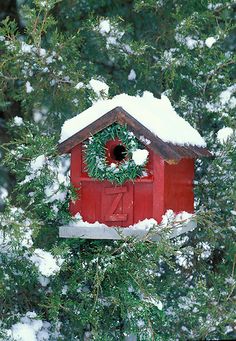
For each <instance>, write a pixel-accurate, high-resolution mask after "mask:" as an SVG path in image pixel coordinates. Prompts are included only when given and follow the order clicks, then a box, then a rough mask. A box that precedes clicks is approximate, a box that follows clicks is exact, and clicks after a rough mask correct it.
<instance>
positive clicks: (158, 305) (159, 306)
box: [143, 297, 163, 310]
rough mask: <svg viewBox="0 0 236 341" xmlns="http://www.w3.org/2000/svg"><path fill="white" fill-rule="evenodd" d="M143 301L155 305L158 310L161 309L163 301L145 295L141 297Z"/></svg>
mask: <svg viewBox="0 0 236 341" xmlns="http://www.w3.org/2000/svg"><path fill="white" fill-rule="evenodd" d="M143 301H145V302H148V303H150V304H152V305H154V306H155V307H157V308H158V309H159V310H162V309H163V303H162V302H161V301H160V300H157V299H156V298H153V297H146V298H144V299H143Z"/></svg>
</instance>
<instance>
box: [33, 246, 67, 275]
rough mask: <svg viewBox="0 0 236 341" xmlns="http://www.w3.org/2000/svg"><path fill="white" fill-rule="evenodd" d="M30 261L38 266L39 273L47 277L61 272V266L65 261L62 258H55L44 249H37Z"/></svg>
mask: <svg viewBox="0 0 236 341" xmlns="http://www.w3.org/2000/svg"><path fill="white" fill-rule="evenodd" d="M30 260H31V261H32V262H33V263H34V264H35V265H36V267H37V268H38V271H39V272H40V273H41V274H42V275H43V276H45V277H49V276H52V275H55V274H56V273H57V272H58V271H60V266H61V265H62V263H63V261H64V260H63V259H62V258H60V257H57V258H55V257H54V256H53V255H52V254H51V253H50V252H48V251H44V250H42V249H35V251H34V253H33V255H32V256H31V257H30Z"/></svg>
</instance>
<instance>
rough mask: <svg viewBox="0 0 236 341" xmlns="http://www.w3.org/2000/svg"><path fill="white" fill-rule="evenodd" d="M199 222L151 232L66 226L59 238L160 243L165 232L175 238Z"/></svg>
mask: <svg viewBox="0 0 236 341" xmlns="http://www.w3.org/2000/svg"><path fill="white" fill-rule="evenodd" d="M196 226H197V222H196V220H194V219H192V220H189V221H188V222H183V223H178V224H176V226H174V227H173V228H163V229H160V230H157V229H152V230H150V231H146V230H141V229H140V230H139V229H136V228H132V227H108V226H106V225H104V226H92V227H91V226H83V225H82V224H81V226H80V225H79V223H78V225H71V226H70V225H65V226H60V228H59V237H61V238H82V239H114V240H118V239H125V238H129V237H133V238H137V239H143V240H145V239H147V240H152V241H158V240H160V239H161V234H162V233H163V231H165V229H166V232H167V233H168V234H169V238H175V237H178V236H180V235H181V234H183V233H186V232H189V231H192V230H194V229H195V228H196Z"/></svg>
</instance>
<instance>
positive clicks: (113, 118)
mask: <svg viewBox="0 0 236 341" xmlns="http://www.w3.org/2000/svg"><path fill="white" fill-rule="evenodd" d="M115 122H117V123H119V124H121V125H123V124H127V126H128V127H129V128H130V130H131V131H132V132H133V133H134V135H135V136H136V138H137V139H138V140H140V141H141V142H142V143H143V140H142V138H141V137H142V136H144V137H145V138H146V139H147V140H149V141H150V143H149V144H148V145H147V147H148V148H150V149H152V150H153V151H154V152H155V153H157V154H159V155H161V157H162V158H163V159H165V160H180V159H181V158H198V157H202V156H211V153H210V152H209V151H208V150H207V148H203V147H197V146H192V145H190V146H179V145H175V144H173V143H166V142H164V141H162V140H161V139H160V138H159V137H157V136H155V135H154V134H153V133H152V132H151V131H150V130H149V129H147V128H146V127H145V126H143V125H142V124H141V123H140V122H139V121H137V120H136V119H135V118H134V117H133V116H131V115H130V114H129V113H128V112H127V111H125V110H124V109H123V108H122V107H116V108H114V109H112V110H111V111H109V112H107V113H106V114H104V115H103V116H101V117H100V118H98V119H97V120H96V121H94V122H92V123H91V124H89V125H88V126H86V127H85V128H83V129H82V130H80V131H79V132H77V133H75V134H74V135H72V136H71V137H69V138H68V139H66V140H65V141H63V142H61V143H60V144H59V145H58V151H59V153H60V154H65V153H69V152H70V151H71V150H72V149H73V147H75V146H76V145H77V144H79V143H81V142H83V141H84V140H86V139H88V138H89V137H90V136H91V135H94V134H96V133H98V132H99V131H101V130H103V129H105V128H107V127H108V126H110V125H111V124H113V123H115Z"/></svg>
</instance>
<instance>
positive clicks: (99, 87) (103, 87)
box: [77, 78, 109, 97]
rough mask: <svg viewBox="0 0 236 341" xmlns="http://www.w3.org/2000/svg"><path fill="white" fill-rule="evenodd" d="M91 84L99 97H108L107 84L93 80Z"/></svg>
mask: <svg viewBox="0 0 236 341" xmlns="http://www.w3.org/2000/svg"><path fill="white" fill-rule="evenodd" d="M89 84H90V86H91V88H92V89H93V91H94V92H95V93H96V95H97V96H99V97H100V96H101V95H106V96H107V95H108V91H109V86H108V85H107V84H106V83H104V82H102V81H99V80H97V79H93V78H92V79H91V80H90V81H89ZM77 85H78V84H77Z"/></svg>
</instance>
